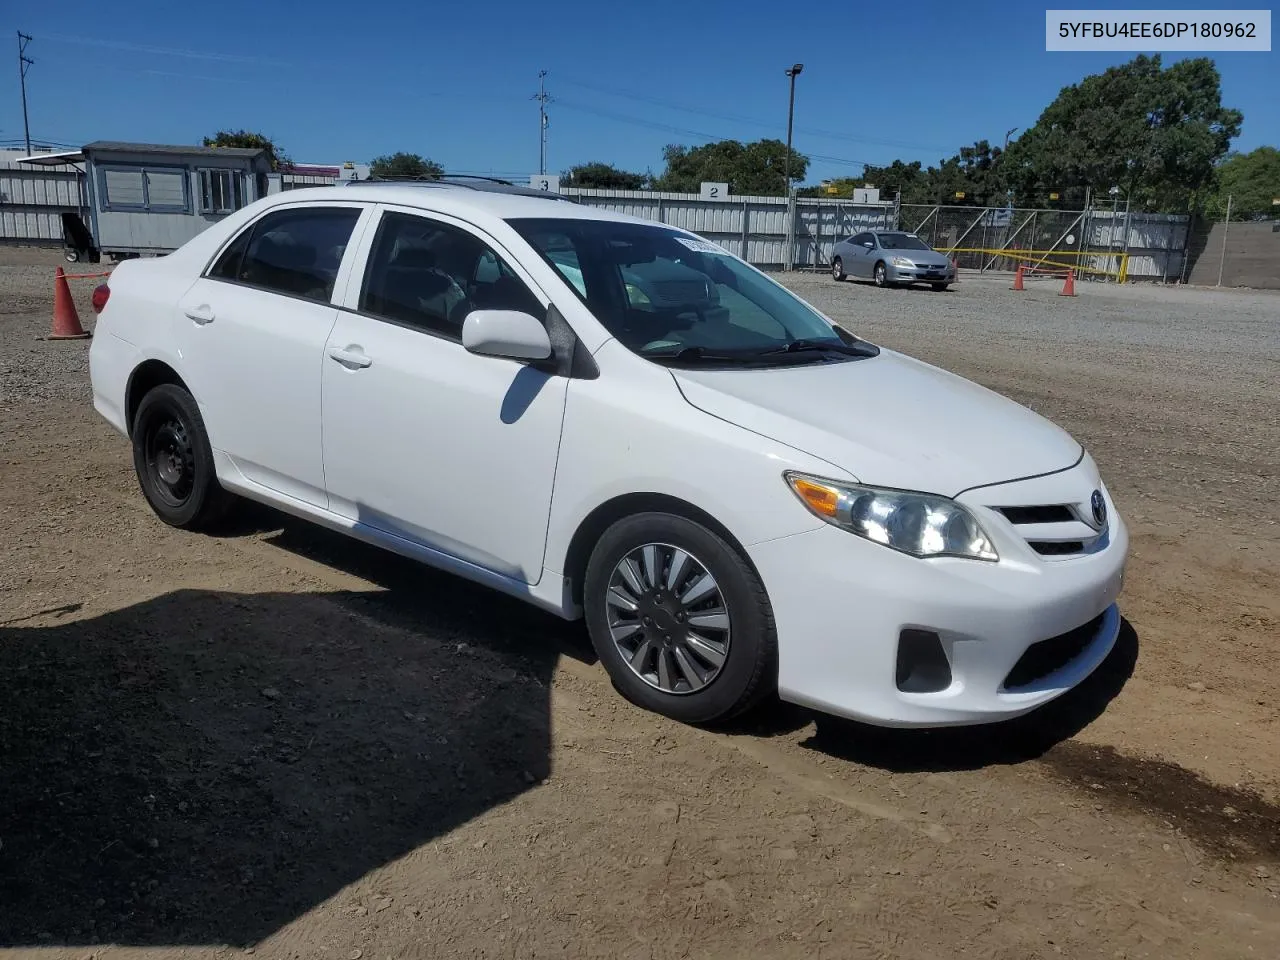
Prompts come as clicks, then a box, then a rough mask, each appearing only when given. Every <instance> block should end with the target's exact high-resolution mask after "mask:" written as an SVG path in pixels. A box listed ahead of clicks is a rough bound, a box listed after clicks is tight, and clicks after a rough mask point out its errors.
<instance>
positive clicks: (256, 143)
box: [204, 130, 291, 171]
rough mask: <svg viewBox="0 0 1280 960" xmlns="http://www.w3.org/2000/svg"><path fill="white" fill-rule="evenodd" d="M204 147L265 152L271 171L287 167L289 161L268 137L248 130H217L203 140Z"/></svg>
mask: <svg viewBox="0 0 1280 960" xmlns="http://www.w3.org/2000/svg"><path fill="white" fill-rule="evenodd" d="M204 145H205V146H206V147H245V148H247V149H249V150H265V151H267V158H268V159H269V160H270V161H271V169H272V170H273V171H275V170H280V169H281V168H287V167H289V165H290V163H291V161H290V160H289V158H288V157H287V156H285V153H284V151H283V150H282V149H280V148H279V147H277V146H276V145H275V143H274V142H273V141H272V140H271V138H270V137H268V136H266V135H264V134H261V133H253V132H252V131H249V130H219V131H218V132H217V133H216V134H215V135H214V136H212V137H205V138H204Z"/></svg>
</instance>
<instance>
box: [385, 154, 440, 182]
mask: <svg viewBox="0 0 1280 960" xmlns="http://www.w3.org/2000/svg"><path fill="white" fill-rule="evenodd" d="M369 175H370V176H371V177H381V178H383V179H396V180H439V179H440V178H441V177H443V176H444V167H442V166H440V164H438V163H435V162H434V161H432V160H427V159H426V158H425V157H420V156H418V154H416V153H403V152H402V153H393V154H390V155H389V156H383V157H375V158H374V161H373V163H371V164H369Z"/></svg>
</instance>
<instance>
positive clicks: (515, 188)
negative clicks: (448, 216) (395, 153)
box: [339, 174, 577, 203]
mask: <svg viewBox="0 0 1280 960" xmlns="http://www.w3.org/2000/svg"><path fill="white" fill-rule="evenodd" d="M467 180H473V181H478V182H475V183H467V182H466V181H467ZM339 182H340V183H341V184H342V185H343V186H346V187H358V186H360V185H361V184H366V183H375V184H378V183H381V184H390V183H394V184H401V185H404V186H411V187H461V188H462V189H464V190H478V191H481V192H483V193H513V194H517V195H520V196H529V197H542V198H543V199H544V200H564V201H566V202H568V203H576V202H577V200H576V199H575V198H574V197H569V196H565V195H564V194H561V193H551V192H549V191H546V190H537V189H535V188H533V187H522V186H520V185H519V184H516V183H512V182H511V181H510V180H502V179H499V178H498V177H482V176H478V175H475V174H444V175H443V176H440V177H431V178H425V177H369V178H368V179H366V180H342V181H339Z"/></svg>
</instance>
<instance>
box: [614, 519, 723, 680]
mask: <svg viewBox="0 0 1280 960" xmlns="http://www.w3.org/2000/svg"><path fill="white" fill-rule="evenodd" d="M605 613H606V615H607V616H608V618H609V633H610V634H611V635H612V637H613V642H614V645H615V646H617V648H618V652H619V653H620V654H622V659H623V660H625V661H626V662H627V664H628V665H629V666H630V667H631V670H632V672H634V673H635V675H636V676H638V677H639V678H640V679H641V680H643V681H644V682H645V683H647V684H649V686H651V687H656V688H657V689H659V690H661V691H662V692H663V693H673V694H685V693H696V692H697V691H699V690H701V689H702V688H703V687H705V686H706V685H707V684H709V683H711V681H713V680H714V679H715V678H716V677H717V676H719V674H720V671H721V669H722V668H723V667H724V663H725V659H726V658H727V657H728V655H729V633H730V627H729V609H728V607H727V606H726V605H725V601H724V596H723V594H721V592H720V585H719V584H718V583H716V579H715V577H713V576H712V575H711V573H710V571H708V570H707V568H706V567H705V566H704V565H703V564H702V562H701V561H699V560H698V559H697V558H696V557H694V556H693V555H692V554H690V553H688V552H687V551H685V550H681V549H680V548H679V547H673V546H670V545H669V544H665V543H647V544H645V545H644V546H642V547H638V548H636V549H635V550H632V551H631V552H630V553H628V554H627V555H626V556H625V557H623V558H622V559H621V560H620V561H619V562H618V565H617V566H616V567H614V569H613V576H612V577H610V578H609V592H608V594H607V596H606V597H605Z"/></svg>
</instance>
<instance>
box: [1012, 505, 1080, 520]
mask: <svg viewBox="0 0 1280 960" xmlns="http://www.w3.org/2000/svg"><path fill="white" fill-rule="evenodd" d="M996 509H997V510H999V511H1000V512H1001V513H1003V514H1004V515H1005V518H1006V519H1007V520H1008V521H1009V522H1010V523H1070V522H1071V521H1072V520H1074V519H1075V518H1076V515H1075V514H1074V513H1072V512H1071V508H1070V507H1068V506H1065V505H1063V504H1053V505H1051V506H1047V507H997V508H996Z"/></svg>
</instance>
